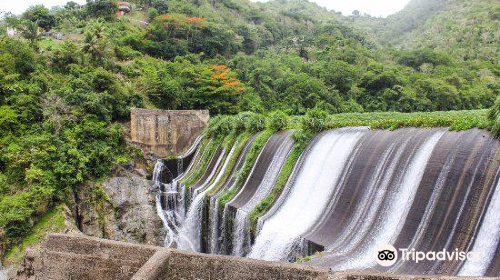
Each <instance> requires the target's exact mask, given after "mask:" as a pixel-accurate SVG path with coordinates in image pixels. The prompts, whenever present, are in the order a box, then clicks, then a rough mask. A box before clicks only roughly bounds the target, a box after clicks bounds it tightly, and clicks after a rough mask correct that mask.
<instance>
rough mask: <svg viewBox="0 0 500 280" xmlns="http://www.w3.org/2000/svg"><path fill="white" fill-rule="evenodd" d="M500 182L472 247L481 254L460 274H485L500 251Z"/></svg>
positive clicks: (473, 250) (466, 264) (470, 261)
mask: <svg viewBox="0 0 500 280" xmlns="http://www.w3.org/2000/svg"><path fill="white" fill-rule="evenodd" d="M499 213H500V182H499V183H498V184H497V186H496V188H495V191H494V193H493V197H492V198H491V201H490V204H489V207H488V208H487V211H486V216H485V217H484V220H483V223H482V226H481V228H480V229H479V233H478V234H477V236H476V238H475V242H474V246H473V247H472V250H471V251H472V252H477V253H479V254H480V256H479V257H478V258H475V259H473V260H468V261H466V262H465V264H464V266H463V267H462V268H461V270H460V273H459V275H464V276H483V275H485V274H486V271H487V270H488V266H489V264H490V263H491V262H492V260H493V258H494V257H495V255H496V254H499V252H498V245H499V244H500V219H499V218H498V216H499Z"/></svg>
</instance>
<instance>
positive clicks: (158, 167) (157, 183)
mask: <svg viewBox="0 0 500 280" xmlns="http://www.w3.org/2000/svg"><path fill="white" fill-rule="evenodd" d="M163 168H164V165H163V160H161V159H158V160H157V161H156V164H155V167H154V170H153V178H152V179H153V182H154V189H155V191H156V192H157V194H156V213H157V214H158V216H159V217H160V219H161V221H162V222H163V227H164V228H165V230H166V231H167V232H168V218H167V215H166V214H165V211H163V207H162V205H161V195H162V182H161V175H162V172H163ZM164 242H166V240H165V241H164Z"/></svg>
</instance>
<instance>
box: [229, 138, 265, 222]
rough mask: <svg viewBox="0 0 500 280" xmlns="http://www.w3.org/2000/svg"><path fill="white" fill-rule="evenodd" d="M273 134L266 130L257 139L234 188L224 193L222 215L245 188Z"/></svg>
mask: <svg viewBox="0 0 500 280" xmlns="http://www.w3.org/2000/svg"><path fill="white" fill-rule="evenodd" d="M273 134H274V131H273V130H269V129H268V130H264V131H263V132H262V133H261V134H259V136H257V138H255V140H254V142H253V143H252V147H251V148H250V151H249V152H248V155H247V157H246V159H245V163H244V165H243V167H242V168H241V170H240V171H239V172H238V175H237V176H238V177H237V178H236V182H235V185H234V187H233V188H232V189H230V190H228V191H226V192H224V193H222V194H221V196H220V198H219V206H220V209H221V213H222V212H223V211H224V207H225V206H226V203H228V202H229V201H230V200H231V199H232V198H233V197H234V196H235V195H236V194H237V193H238V191H239V190H240V189H241V187H243V184H244V183H245V180H246V178H247V177H248V175H249V174H250V171H251V170H252V167H253V166H254V164H255V162H256V161H257V158H258V157H259V154H260V152H261V151H262V149H263V148H264V146H265V144H266V143H267V141H268V140H269V138H271V136H272V135H273Z"/></svg>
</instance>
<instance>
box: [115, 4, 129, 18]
mask: <svg viewBox="0 0 500 280" xmlns="http://www.w3.org/2000/svg"><path fill="white" fill-rule="evenodd" d="M130 11H132V6H131V5H130V3H129V2H118V12H116V14H117V15H119V16H123V15H124V14H127V13H130Z"/></svg>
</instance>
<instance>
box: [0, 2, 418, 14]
mask: <svg viewBox="0 0 500 280" xmlns="http://www.w3.org/2000/svg"><path fill="white" fill-rule="evenodd" d="M73 1H75V2H78V3H81V4H83V3H85V0H73ZM259 1H261V0H259ZM310 1H313V2H316V3H318V4H319V5H321V6H323V7H327V8H328V9H330V10H336V11H340V12H342V14H344V15H350V14H351V13H352V11H353V10H359V11H361V12H362V13H368V14H370V15H372V16H383V17H385V16H388V15H390V14H393V13H395V12H397V11H399V10H401V9H402V8H403V7H404V6H405V5H406V4H407V3H408V2H410V0H310ZM66 2H68V0H0V11H7V12H13V13H15V14H20V13H22V12H23V11H24V10H26V8H28V7H29V6H33V5H37V4H43V5H45V7H48V8H50V7H52V6H57V5H64V4H66Z"/></svg>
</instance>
